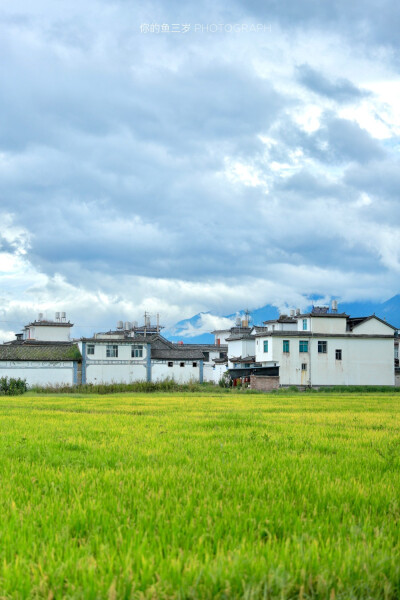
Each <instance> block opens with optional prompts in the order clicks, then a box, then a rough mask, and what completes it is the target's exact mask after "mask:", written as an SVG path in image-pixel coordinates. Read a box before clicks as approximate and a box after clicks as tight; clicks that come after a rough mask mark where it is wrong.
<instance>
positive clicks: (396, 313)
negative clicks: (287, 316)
mask: <svg viewBox="0 0 400 600" xmlns="http://www.w3.org/2000/svg"><path fill="white" fill-rule="evenodd" d="M315 304H316V305H317V304H318V301H317V300H316V301H315ZM308 309H310V310H311V305H310V306H309V307H308ZM338 312H346V313H347V314H348V315H350V316H352V317H366V316H369V315H372V314H374V313H375V314H376V316H377V317H380V318H381V319H386V321H387V322H388V323H390V324H391V325H393V326H394V327H398V328H399V329H400V294H397V295H396V296H393V298H390V299H389V300H386V301H385V302H381V303H379V302H340V303H339V306H338ZM237 314H239V315H240V316H241V317H242V318H243V317H244V314H245V311H244V310H242V311H240V312H238V313H237ZM237 314H231V315H227V316H225V317H220V316H218V315H215V314H213V313H211V312H204V313H198V314H197V315H194V316H193V317H191V318H190V319H184V320H183V321H179V323H177V324H176V325H175V327H173V328H171V329H170V330H165V331H164V332H163V334H164V335H165V337H166V338H168V339H169V340H171V341H173V342H178V341H180V340H182V341H184V342H185V343H187V344H212V343H213V342H214V336H213V335H211V334H210V333H209V332H210V331H212V330H213V329H227V328H228V327H229V326H230V324H229V322H231V324H232V325H233V324H234V320H235V317H236V316H237ZM278 316H279V310H278V308H277V307H276V306H272V305H271V304H266V305H265V306H262V307H261V308H257V309H255V310H253V311H251V312H250V318H251V321H250V324H253V325H262V323H263V321H267V320H268V319H276V318H277V317H278Z"/></svg>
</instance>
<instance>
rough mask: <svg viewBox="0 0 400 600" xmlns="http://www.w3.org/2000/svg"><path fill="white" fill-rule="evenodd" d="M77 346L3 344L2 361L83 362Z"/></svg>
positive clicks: (0, 353) (0, 348)
mask: <svg viewBox="0 0 400 600" xmlns="http://www.w3.org/2000/svg"><path fill="white" fill-rule="evenodd" d="M81 358H82V356H81V353H80V352H79V348H78V346H77V345H76V344H68V343H67V344H63V343H61V344H57V343H53V344H52V343H48V344H32V343H29V344H24V343H22V344H3V345H1V346H0V361H1V360H16V361H18V360H45V361H59V360H62V361H65V360H81Z"/></svg>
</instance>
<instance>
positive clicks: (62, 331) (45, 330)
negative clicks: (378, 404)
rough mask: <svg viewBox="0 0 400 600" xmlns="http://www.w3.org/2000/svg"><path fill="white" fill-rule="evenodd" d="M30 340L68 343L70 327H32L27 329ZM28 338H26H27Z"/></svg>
mask: <svg viewBox="0 0 400 600" xmlns="http://www.w3.org/2000/svg"><path fill="white" fill-rule="evenodd" d="M29 330H30V338H29V339H35V340H38V341H41V342H69V341H70V331H71V327H51V325H48V326H40V325H32V326H31V327H29ZM27 337H28V336H27Z"/></svg>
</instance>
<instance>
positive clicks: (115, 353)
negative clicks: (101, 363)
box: [106, 344, 118, 358]
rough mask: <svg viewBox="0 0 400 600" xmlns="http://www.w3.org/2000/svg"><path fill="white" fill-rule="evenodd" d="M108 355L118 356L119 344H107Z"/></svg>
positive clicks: (111, 356)
mask: <svg viewBox="0 0 400 600" xmlns="http://www.w3.org/2000/svg"><path fill="white" fill-rule="evenodd" d="M106 356H107V358H118V346H117V345H114V344H107V346H106Z"/></svg>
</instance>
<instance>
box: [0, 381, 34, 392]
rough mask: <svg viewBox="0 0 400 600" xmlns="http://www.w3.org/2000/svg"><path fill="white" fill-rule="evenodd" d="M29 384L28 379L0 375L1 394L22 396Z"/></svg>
mask: <svg viewBox="0 0 400 600" xmlns="http://www.w3.org/2000/svg"><path fill="white" fill-rule="evenodd" d="M27 389H28V386H27V384H26V379H20V378H19V377H18V379H15V378H13V377H10V378H8V377H0V395H1V396H20V395H21V394H23V393H24V392H26V390H27Z"/></svg>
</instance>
